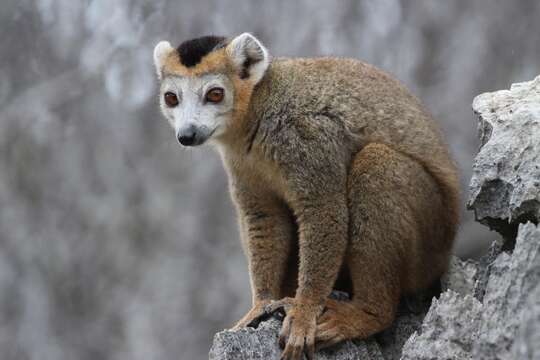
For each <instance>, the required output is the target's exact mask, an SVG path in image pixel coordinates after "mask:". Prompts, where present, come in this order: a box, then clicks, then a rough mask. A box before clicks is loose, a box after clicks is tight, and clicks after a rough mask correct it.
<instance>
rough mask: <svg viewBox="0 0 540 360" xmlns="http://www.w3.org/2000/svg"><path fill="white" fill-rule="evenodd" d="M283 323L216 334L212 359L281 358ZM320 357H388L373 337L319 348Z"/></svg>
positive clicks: (377, 359)
mask: <svg viewBox="0 0 540 360" xmlns="http://www.w3.org/2000/svg"><path fill="white" fill-rule="evenodd" d="M280 329H281V322H280V321H278V320H275V319H271V320H268V321H265V322H262V323H261V325H260V326H259V327H258V328H257V329H251V328H246V329H240V330H237V331H232V330H225V331H222V332H220V333H218V334H216V336H215V337H214V344H213V345H212V348H211V349H210V357H209V358H210V360H274V359H275V360H279V357H280V355H281V349H280V348H279V345H278V334H279V330H280ZM317 359H318V360H330V359H332V360H334V359H335V360H356V359H366V360H384V357H383V355H382V353H381V349H380V347H379V345H378V344H377V343H376V342H375V340H373V339H369V340H366V341H354V342H353V341H347V342H344V343H342V344H340V345H338V346H336V347H334V348H332V349H329V350H325V351H319V352H318V353H317Z"/></svg>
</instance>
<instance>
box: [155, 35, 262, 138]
mask: <svg viewBox="0 0 540 360" xmlns="http://www.w3.org/2000/svg"><path fill="white" fill-rule="evenodd" d="M154 63H155V66H156V70H157V73H158V77H159V79H160V80H161V86H160V95H159V98H160V107H161V111H162V113H163V115H164V116H165V117H166V118H167V120H168V121H169V123H170V124H171V126H172V127H173V129H174V131H175V135H176V138H177V139H178V141H179V142H180V144H182V145H184V146H195V145H201V144H203V143H205V142H206V141H208V140H210V139H215V140H219V139H220V138H222V137H223V136H224V135H225V134H227V131H228V130H229V129H230V128H231V125H232V124H233V122H234V121H235V119H236V118H237V117H238V116H241V113H242V111H245V109H246V108H247V104H248V103H249V99H250V96H251V91H252V89H253V87H254V86H255V85H256V84H257V83H258V82H259V81H260V80H261V78H262V77H263V75H264V73H265V71H266V69H267V68H268V65H269V55H268V52H267V50H266V49H265V48H264V47H263V46H262V44H261V43H260V42H259V41H258V40H257V39H256V38H255V37H253V36H252V35H250V34H247V33H245V34H242V35H240V36H238V37H236V38H234V39H233V40H232V41H230V42H227V40H226V39H225V38H222V37H214V36H206V37H202V38H197V39H193V40H189V41H186V42H184V43H182V44H181V45H180V46H179V47H178V48H177V49H174V48H172V47H171V45H170V44H169V43H168V42H165V41H162V42H160V43H159V44H157V46H156V48H155V49H154Z"/></svg>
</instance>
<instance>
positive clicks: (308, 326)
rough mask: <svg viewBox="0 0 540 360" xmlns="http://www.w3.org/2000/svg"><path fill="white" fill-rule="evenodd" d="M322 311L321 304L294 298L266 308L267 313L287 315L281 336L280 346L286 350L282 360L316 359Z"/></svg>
mask: <svg viewBox="0 0 540 360" xmlns="http://www.w3.org/2000/svg"><path fill="white" fill-rule="evenodd" d="M322 309H323V307H322V306H321V305H319V304H313V303H310V302H306V301H302V300H298V299H293V298H283V299H281V300H278V301H272V303H270V305H268V306H267V307H266V312H267V313H270V314H272V313H276V312H282V314H283V313H285V314H286V316H285V319H284V320H283V325H282V327H281V332H280V334H279V345H280V346H281V347H282V348H284V350H283V353H282V354H281V359H282V360H301V359H302V354H305V355H306V358H307V359H308V360H310V359H313V358H314V354H315V330H316V329H317V318H318V317H319V315H320V314H321V312H322Z"/></svg>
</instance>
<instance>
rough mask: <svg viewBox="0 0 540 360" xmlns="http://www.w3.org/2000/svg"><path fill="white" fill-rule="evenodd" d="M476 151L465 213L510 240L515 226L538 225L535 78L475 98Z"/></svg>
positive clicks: (539, 119) (539, 82)
mask: <svg viewBox="0 0 540 360" xmlns="http://www.w3.org/2000/svg"><path fill="white" fill-rule="evenodd" d="M473 110H474V112H475V113H476V114H477V115H478V118H479V123H478V132H479V137H480V142H481V148H480V151H479V153H478V155H477V156H476V158H475V161H474V165H473V176H472V179H471V183H470V192H469V202H468V207H469V208H470V209H473V210H474V213H475V216H476V219H477V220H478V221H480V222H481V223H483V224H486V225H488V226H489V227H490V228H492V229H495V230H497V231H499V232H500V233H501V234H503V236H504V237H505V238H510V239H515V232H516V230H517V224H519V223H520V222H525V221H527V220H530V221H533V222H535V223H538V220H539V219H540V76H539V77H537V78H536V79H535V80H533V81H530V82H524V83H519V84H514V85H512V86H511V88H510V90H501V91H496V92H493V93H485V94H482V95H479V96H477V97H476V98H475V99H474V102H473Z"/></svg>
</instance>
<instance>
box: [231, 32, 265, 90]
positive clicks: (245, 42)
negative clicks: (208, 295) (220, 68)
mask: <svg viewBox="0 0 540 360" xmlns="http://www.w3.org/2000/svg"><path fill="white" fill-rule="evenodd" d="M227 53H228V55H229V57H230V58H231V60H232V62H233V64H234V65H235V66H236V68H237V69H238V71H239V75H240V78H241V79H250V80H253V81H255V83H258V82H259V81H260V80H261V79H262V77H263V76H264V73H265V72H266V69H268V65H269V64H270V55H269V54H268V50H267V49H266V48H265V47H264V46H263V44H262V43H261V42H260V41H259V40H258V39H257V38H256V37H255V36H253V35H251V34H249V33H243V34H241V35H238V36H237V37H235V38H234V39H233V40H232V41H231V43H230V44H229V45H228V46H227Z"/></svg>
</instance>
